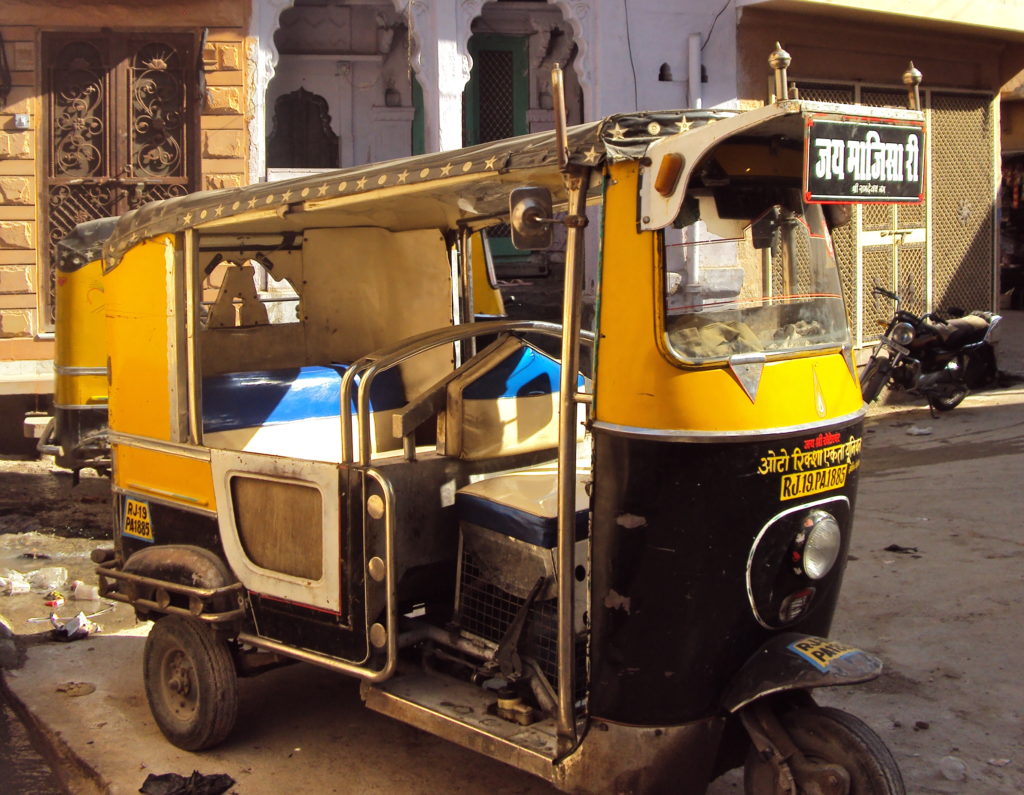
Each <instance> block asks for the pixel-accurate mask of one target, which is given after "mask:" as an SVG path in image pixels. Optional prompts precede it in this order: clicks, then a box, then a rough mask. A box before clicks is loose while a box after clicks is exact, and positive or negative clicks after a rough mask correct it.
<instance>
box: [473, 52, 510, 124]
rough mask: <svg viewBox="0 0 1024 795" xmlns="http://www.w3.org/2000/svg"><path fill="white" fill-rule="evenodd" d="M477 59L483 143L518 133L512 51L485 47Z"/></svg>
mask: <svg viewBox="0 0 1024 795" xmlns="http://www.w3.org/2000/svg"><path fill="white" fill-rule="evenodd" d="M477 60H478V61H479V63H480V143H484V142H486V141H497V140H498V139H500V138H508V137H509V136H511V135H514V134H515V120H514V117H513V112H514V105H513V76H512V63H513V56H512V53H511V52H509V51H507V50H481V51H480V52H479V54H478V55H477Z"/></svg>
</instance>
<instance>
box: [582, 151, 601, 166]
mask: <svg viewBox="0 0 1024 795" xmlns="http://www.w3.org/2000/svg"><path fill="white" fill-rule="evenodd" d="M598 157H599V155H598V152H597V150H596V149H595V148H594V147H590V148H589V149H588V150H587V151H586V152H584V153H583V159H584V160H585V161H586V162H587V163H596V162H597V159H598Z"/></svg>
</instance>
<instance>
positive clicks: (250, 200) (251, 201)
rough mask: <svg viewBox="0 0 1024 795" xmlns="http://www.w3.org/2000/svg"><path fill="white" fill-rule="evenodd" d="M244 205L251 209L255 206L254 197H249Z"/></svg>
mask: <svg viewBox="0 0 1024 795" xmlns="http://www.w3.org/2000/svg"><path fill="white" fill-rule="evenodd" d="M245 206H246V207H248V208H249V209H250V210H251V209H252V208H253V207H255V206H256V199H254V198H253V199H249V201H247V202H246V203H245ZM186 223H188V222H187V221H186Z"/></svg>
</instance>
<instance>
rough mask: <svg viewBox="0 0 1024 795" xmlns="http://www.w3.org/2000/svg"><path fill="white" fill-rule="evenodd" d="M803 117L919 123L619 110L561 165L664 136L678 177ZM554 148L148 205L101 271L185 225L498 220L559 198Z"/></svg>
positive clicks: (880, 111)
mask: <svg viewBox="0 0 1024 795" xmlns="http://www.w3.org/2000/svg"><path fill="white" fill-rule="evenodd" d="M809 112H814V113H829V114H839V115H842V116H846V117H863V116H865V115H871V116H885V117H888V118H905V119H916V120H920V119H921V114H920V112H918V111H908V110H905V109H899V108H868V107H865V106H855V105H838V104H832V103H817V102H805V101H800V100H784V101H782V102H778V103H776V104H774V105H769V106H765V107H762V108H757V109H754V110H749V111H742V110H736V109H714V110H671V111H649V112H637V113H626V114H619V115H615V116H609V117H608V118H605V119H601V120H600V121H595V122H589V123H587V124H581V125H577V126H575V127H571V128H569V130H568V162H569V164H570V165H573V166H577V167H582V168H588V169H599V168H600V167H601V166H602V165H604V164H606V163H615V162H620V161H625V160H633V161H639V160H641V159H642V158H644V157H646V156H647V153H648V151H649V149H650V147H651V145H652V144H653V143H655V142H657V141H659V140H663V139H666V138H670V137H671V138H683V139H685V141H686V142H687V145H686V146H685V149H686V150H687V153H686V154H687V158H686V159H687V163H686V171H689V170H690V169H692V168H693V166H694V165H695V164H696V162H697V161H698V160H699V158H700V157H701V156H702V155H703V154H704V153H705V152H706V151H708V150H710V148H711V147H712V146H714V145H716V144H717V143H719V142H720V141H722V140H724V139H725V138H728V137H730V136H734V135H739V134H754V135H756V136H757V137H775V136H780V137H783V138H787V139H789V140H790V141H792V142H795V141H800V140H802V137H803V127H802V125H801V120H802V116H801V113H804V114H806V113H809ZM690 142H692V149H691V147H690V146H689V144H690ZM557 147H558V145H557V142H556V138H555V132H554V131H546V132H540V133H533V134H531V135H524V136H519V137H516V138H505V139H501V140H499V141H492V142H489V143H484V144H479V145H477V146H471V147H468V148H465V149H457V150H450V151H445V152H437V153H431V154H425V155H419V156H415V157H407V158H401V159H398V160H390V161H386V162H383V163H372V164H367V165H363V166H355V167H352V168H343V169H337V170H331V171H323V172H318V173H315V174H311V175H309V176H304V177H298V178H295V179H289V180H283V181H280V182H263V183H256V184H253V185H248V186H246V187H241V188H229V189H224V190H218V191H202V192H198V193H191V194H189V195H187V196H180V197H175V198H171V199H166V200H163V201H157V202H152V203H150V204H146V205H143V206H142V207H139V208H137V209H135V210H132V211H130V212H128V213H125V214H124V215H122V216H121V217H120V218H119V219H118V221H117V223H116V226H115V227H114V228H113V230H112V232H111V233H110V236H109V238H108V239H107V242H106V245H105V248H104V255H105V269H107V270H109V269H110V268H112V267H114V266H116V265H117V263H118V261H119V260H120V258H121V256H122V255H123V254H124V252H125V251H127V250H128V249H129V248H131V247H132V246H134V245H135V244H136V243H138V242H139V241H141V240H144V239H147V238H151V237H154V236H156V235H159V234H173V233H177V232H179V231H182V230H185V229H198V230H199V231H200V232H207V233H212V232H216V233H219V234H234V235H255V234H267V233H271V234H273V233H289V232H291V233H299V232H302V231H303V230H304V229H311V228H318V227H320V228H322V227H354V226H374V227H381V228H385V229H389V230H391V231H403V230H408V229H427V228H435V229H453V228H455V227H456V226H457V225H458V224H460V223H464V224H465V223H469V224H470V225H472V224H473V222H476V223H479V225H481V226H485V225H487V224H488V223H495V222H497V219H499V218H502V217H503V216H506V215H507V213H508V195H509V192H510V191H511V190H512V189H513V188H516V187H520V186H524V185H532V186H538V187H546V188H548V189H549V190H550V191H551V193H552V196H553V198H554V201H555V204H556V206H557V205H558V204H559V203H560V202H563V201H564V200H565V198H566V194H565V187H564V183H563V179H562V174H561V171H560V169H559V164H558V150H557ZM683 184H685V180H684V183H683ZM590 190H591V191H592V193H593V195H594V196H595V197H596V192H597V190H598V185H597V184H596V183H593V182H592V184H591V187H590ZM678 200H679V197H676V199H675V201H676V202H678ZM663 220H664V219H663ZM668 220H671V219H668ZM665 222H666V223H667V222H668V221H665Z"/></svg>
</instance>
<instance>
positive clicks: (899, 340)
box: [889, 323, 914, 347]
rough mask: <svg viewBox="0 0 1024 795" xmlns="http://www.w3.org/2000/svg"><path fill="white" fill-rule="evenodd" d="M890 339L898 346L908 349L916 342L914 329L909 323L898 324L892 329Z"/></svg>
mask: <svg viewBox="0 0 1024 795" xmlns="http://www.w3.org/2000/svg"><path fill="white" fill-rule="evenodd" d="M889 337H890V339H892V341H893V342H895V343H896V344H897V345H903V346H904V347H906V346H907V345H909V344H910V343H911V342H913V341H914V327H913V326H911V325H910V324H909V323H897V324H896V325H895V326H893V327H892V333H891V334H890V335H889Z"/></svg>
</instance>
